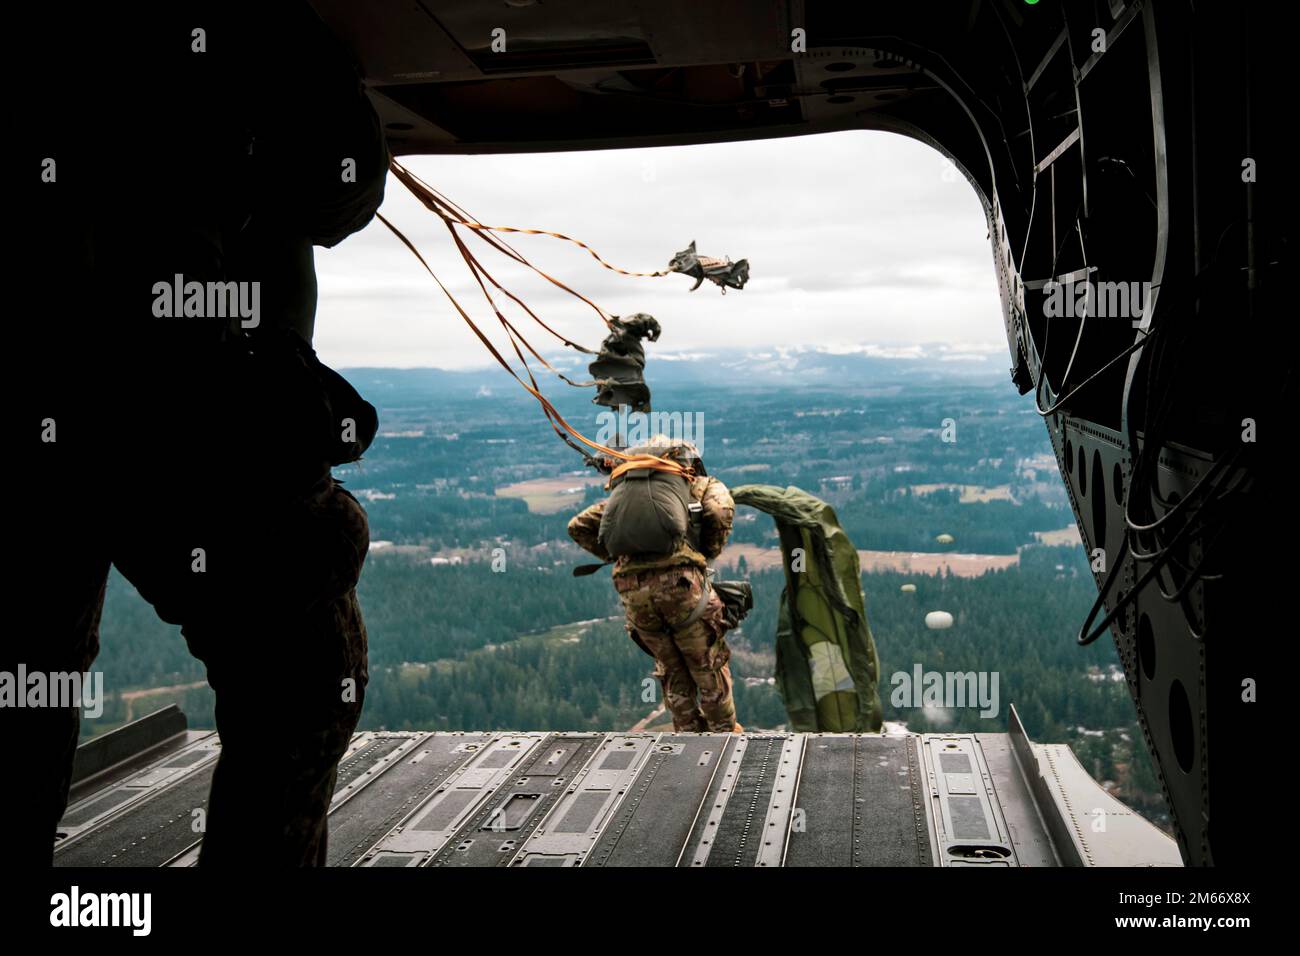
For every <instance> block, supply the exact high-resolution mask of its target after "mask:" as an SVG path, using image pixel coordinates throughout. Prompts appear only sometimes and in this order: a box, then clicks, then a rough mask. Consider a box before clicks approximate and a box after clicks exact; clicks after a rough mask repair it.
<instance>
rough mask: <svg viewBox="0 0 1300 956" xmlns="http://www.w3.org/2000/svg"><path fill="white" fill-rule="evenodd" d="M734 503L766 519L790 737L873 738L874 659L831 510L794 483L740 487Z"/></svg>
mask: <svg viewBox="0 0 1300 956" xmlns="http://www.w3.org/2000/svg"><path fill="white" fill-rule="evenodd" d="M731 496H732V498H734V499H735V501H736V504H738V505H748V506H749V507H751V508H757V509H758V510H759V511H762V512H765V513H767V514H769V515H771V516H772V518H773V520H774V521H775V522H776V529H777V533H778V534H779V535H780V539H781V552H782V555H783V557H784V561H783V566H784V568H785V590H783V591H782V592H781V606H780V611H779V613H778V615H777V626H776V686H777V689H778V690H780V692H781V698H782V699H783V700H784V701H785V709H786V712H787V713H788V714H789V715H790V724H791V726H792V727H793V728H794V730H796V731H800V732H816V731H825V732H828V733H874V732H876V731H878V730H880V727H881V708H880V695H879V693H878V692H877V689H876V688H877V683H878V681H879V679H880V660H879V658H878V657H877V656H876V643H875V641H874V640H873V639H872V637H871V627H870V625H869V624H868V623H867V608H866V598H865V596H864V595H863V593H862V571H861V568H860V566H859V564H858V552H857V550H856V549H855V548H854V547H853V542H851V541H850V540H849V537H848V535H846V534H845V533H844V529H843V528H841V527H840V522H839V518H837V517H836V516H835V509H834V508H832V507H831V506H830V505H828V504H827V503H826V502H824V501H822V500H821V499H820V498H818V497H816V496H814V495H810V494H808V492H806V491H802V490H800V489H799V488H795V487H794V486H793V485H792V486H790V487H788V488H778V487H776V486H775V485H741V486H740V487H739V488H732V489H731Z"/></svg>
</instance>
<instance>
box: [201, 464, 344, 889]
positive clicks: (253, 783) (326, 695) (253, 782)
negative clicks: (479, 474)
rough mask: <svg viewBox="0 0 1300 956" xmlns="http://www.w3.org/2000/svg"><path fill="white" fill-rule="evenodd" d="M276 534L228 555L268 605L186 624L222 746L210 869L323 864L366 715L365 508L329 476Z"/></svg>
mask: <svg viewBox="0 0 1300 956" xmlns="http://www.w3.org/2000/svg"><path fill="white" fill-rule="evenodd" d="M277 527H278V530H277V531H275V532H273V533H271V534H270V535H268V537H267V538H259V539H256V540H254V541H252V543H251V545H246V547H249V548H253V549H256V553H253V552H252V551H250V552H249V553H248V554H245V555H243V556H242V557H243V560H237V559H236V558H237V556H235V555H231V556H229V558H228V559H226V560H230V562H231V563H232V564H233V565H234V566H235V567H237V568H238V569H239V571H240V573H241V574H244V573H250V574H251V578H252V579H264V580H265V585H264V586H263V587H262V588H261V589H260V590H259V592H258V596H259V597H263V598H265V599H266V600H267V601H268V602H271V603H262V602H260V601H255V600H254V601H248V603H247V604H245V605H244V608H245V611H244V612H242V619H241V615H240V614H238V613H237V614H235V615H233V616H232V615H224V616H223V617H222V618H221V619H219V620H197V619H195V620H190V621H188V622H186V624H185V625H184V627H183V628H182V631H183V633H184V635H185V638H186V640H187V641H188V642H189V645H190V650H191V651H192V652H193V653H194V654H195V656H196V657H198V658H200V659H201V660H202V661H203V662H204V663H205V664H206V665H207V668H208V682H209V683H210V684H211V685H212V688H213V690H214V691H215V692H216V696H217V703H216V722H217V733H218V735H219V736H220V738H221V756H220V757H219V758H218V763H217V768H216V772H215V774H214V776H213V782H212V791H211V794H210V796H209V800H208V807H207V815H206V830H205V834H204V839H203V848H202V850H201V852H200V857H199V862H200V864H201V865H204V866H209V865H227V864H228V865H232V866H233V865H239V866H247V865H248V862H249V860H257V861H260V862H263V863H268V864H270V865H275V866H318V865H322V864H324V862H325V852H326V829H327V827H326V814H327V812H328V810H329V805H330V800H331V798H332V797H333V795H334V785H335V778H336V773H337V769H338V763H339V760H340V758H341V757H342V756H343V754H344V752H345V751H346V750H347V747H348V742H349V740H350V739H351V736H352V733H353V731H354V730H355V728H356V724H357V720H358V718H359V717H360V715H361V707H362V702H363V700H364V691H365V686H366V681H367V677H368V673H367V666H366V649H367V648H366V643H367V642H366V629H365V624H364V623H363V621H362V618H361V609H360V605H359V604H358V602H357V596H356V590H355V586H356V582H357V580H358V578H359V576H360V573H361V564H362V561H363V560H364V558H365V554H366V550H367V547H368V545H369V532H368V529H367V526H366V518H365V512H364V511H363V510H362V508H361V506H360V505H359V504H358V503H357V502H356V500H355V499H354V498H353V497H352V496H351V495H350V494H348V493H347V492H346V491H344V490H343V489H342V488H341V487H340V486H338V485H337V483H335V482H334V481H333V480H332V479H327V480H326V482H325V483H324V484H323V485H322V486H321V487H320V488H318V489H317V491H316V493H315V494H314V495H313V497H312V499H311V501H310V502H308V503H307V510H306V511H305V512H301V511H299V512H298V513H296V515H295V516H294V517H293V519H292V520H288V521H286V522H285V524H284V525H282V526H277ZM216 557H217V560H218V561H222V560H223V556H222V555H221V554H218V555H217V556H216ZM210 561H211V557H210ZM277 569H278V570H277ZM232 599H233V600H235V601H238V600H241V599H244V600H246V598H243V597H242V596H241V595H239V594H235V595H233V596H232ZM277 599H278V600H280V601H281V602H282V603H280V604H278V605H277V604H276V603H274V602H275V601H276V600H277ZM304 605H306V606H305V609H304Z"/></svg>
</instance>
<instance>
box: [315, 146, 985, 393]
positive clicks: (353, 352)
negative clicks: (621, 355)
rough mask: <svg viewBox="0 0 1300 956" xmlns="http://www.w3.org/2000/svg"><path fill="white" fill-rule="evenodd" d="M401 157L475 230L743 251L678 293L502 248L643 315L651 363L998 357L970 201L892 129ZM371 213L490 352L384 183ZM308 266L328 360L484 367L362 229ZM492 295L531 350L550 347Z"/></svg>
mask: <svg viewBox="0 0 1300 956" xmlns="http://www.w3.org/2000/svg"><path fill="white" fill-rule="evenodd" d="M407 162H408V165H409V166H410V167H411V168H412V169H413V170H414V171H415V172H416V173H417V174H418V175H420V176H421V177H422V178H424V179H425V180H427V181H429V182H431V183H433V184H435V185H436V186H437V187H438V188H439V189H440V190H441V191H443V192H444V193H445V194H447V195H449V196H450V197H451V198H453V199H454V200H455V201H456V202H458V203H460V204H462V205H463V206H465V207H467V208H468V209H469V211H470V212H471V213H472V214H473V215H474V216H475V217H476V218H478V219H479V220H480V221H483V222H486V223H490V224H495V225H509V226H519V227H526V228H540V229H548V230H554V231H559V232H563V233H566V234H568V235H571V236H574V237H576V238H580V239H582V240H583V241H584V242H587V243H589V244H590V245H591V246H593V247H594V248H595V249H596V250H597V252H598V253H599V254H600V255H601V257H603V258H604V259H606V260H608V261H609V262H611V263H613V264H614V265H616V266H618V267H620V268H624V269H628V270H631V271H654V270H657V269H662V268H664V266H665V265H666V264H667V262H668V259H669V257H670V256H671V255H672V254H673V253H674V252H676V251H677V250H679V249H681V248H683V247H684V246H686V245H687V243H689V242H690V241H691V240H692V239H694V240H695V241H696V243H697V248H698V249H699V251H700V252H701V253H702V254H704V255H712V256H721V255H728V256H730V257H731V258H733V259H738V258H742V257H744V258H748V259H749V261H750V270H751V280H750V282H749V284H748V286H747V287H746V288H745V289H744V290H742V291H735V290H733V291H730V292H728V294H726V295H725V296H724V295H721V294H720V293H719V291H718V289H717V288H716V287H715V286H713V285H711V284H708V283H706V284H705V285H703V286H701V287H700V288H699V289H698V290H696V291H695V292H688V291H687V290H688V289H689V288H690V286H691V284H692V280H690V279H688V278H687V277H685V276H678V275H670V276H666V277H663V278H634V277H628V276H622V275H618V274H616V273H614V272H611V271H609V270H607V269H603V268H601V267H600V265H599V264H598V263H597V262H596V261H595V260H594V259H593V258H592V257H591V256H590V254H588V253H587V252H586V251H584V250H583V249H580V248H578V247H577V246H574V245H572V244H570V243H566V242H562V241H560V240H557V239H552V238H548V237H545V236H515V235H510V236H505V237H504V238H505V239H506V241H508V242H509V243H510V244H511V245H512V246H513V247H514V248H516V249H518V250H519V251H520V252H521V253H523V254H524V255H525V256H527V257H528V258H529V259H530V260H532V261H533V263H534V264H535V265H536V266H537V267H538V268H540V269H542V270H544V271H545V272H547V273H549V274H550V275H552V276H554V277H556V278H557V279H559V280H561V281H563V282H565V283H566V284H568V285H570V286H571V287H573V288H574V289H576V290H577V291H579V292H581V293H582V294H583V295H585V296H587V297H588V298H590V299H591V300H592V301H593V302H596V303H598V304H599V305H600V306H601V307H602V308H604V309H605V310H606V311H608V312H609V313H611V314H615V315H623V314H628V313H632V312H648V313H650V314H651V315H654V316H655V317H656V318H657V319H659V321H660V323H661V324H662V326H663V328H664V333H663V337H662V338H661V340H660V342H659V343H656V344H655V345H652V346H650V348H651V349H652V350H657V349H662V350H663V351H662V352H661V353H658V352H657V353H656V354H658V355H660V357H667V356H673V357H675V358H676V359H677V360H680V359H682V358H683V357H684V356H696V355H708V354H712V353H716V352H719V351H722V350H732V349H736V348H741V349H748V350H751V351H754V352H772V353H774V355H780V354H781V353H780V352H779V351H778V347H780V348H783V349H784V348H789V347H790V346H798V345H803V346H806V347H812V348H819V349H826V350H831V351H834V350H855V349H856V350H867V349H884V350H888V354H890V355H894V354H897V355H898V357H905V355H906V353H907V350H908V349H909V348H910V347H913V346H917V345H919V344H921V343H926V342H930V343H948V348H949V349H950V350H951V351H952V354H983V353H980V352H979V351H978V350H974V351H972V350H970V349H962V348H960V347H959V346H958V344H957V343H961V342H977V343H990V344H991V345H990V349H991V347H992V345H998V343H1001V344H1000V345H998V347H1000V348H1001V349H1003V350H1005V347H1006V346H1005V335H1004V333H1003V330H1002V320H1001V314H1000V305H999V299H998V293H997V286H996V280H995V275H994V270H993V263H992V259H991V253H990V249H989V243H988V239H987V222H986V220H985V217H984V213H983V210H982V207H981V205H980V202H979V200H978V198H977V196H976V194H975V193H974V191H973V190H972V189H971V187H970V186H969V184H967V183H966V182H965V181H964V180H961V179H956V180H954V179H953V178H952V177H951V176H950V175H945V162H946V161H945V160H944V159H943V157H942V156H940V155H939V154H938V153H937V152H935V151H934V150H933V149H931V148H930V147H928V146H925V145H922V144H920V143H917V142H914V141H912V140H908V139H906V138H904V137H900V136H895V135H892V134H888V133H879V132H865V131H858V132H848V133H835V134H823V135H818V136H808V137H793V138H782V139H774V140H766V141H750V142H743V143H725V144H716V145H708V146H684V147H660V148H650V149H635V150H606V151H600V152H594V153H549V154H514V155H499V156H492V155H479V156H436V157H414V158H410V159H408V160H407ZM384 214H385V215H386V216H388V217H389V218H390V219H392V220H393V221H394V223H395V224H396V225H397V226H398V227H399V228H400V229H402V230H403V232H405V233H406V234H407V236H408V237H410V239H411V240H412V241H413V242H415V244H416V245H417V247H418V248H420V249H421V251H422V252H423V253H424V255H425V257H426V258H427V259H428V261H429V264H430V266H431V267H432V268H433V269H434V271H435V272H436V273H437V274H438V276H439V277H440V278H441V279H442V280H443V282H445V283H446V284H447V287H448V289H449V290H450V291H451V293H452V294H453V295H454V296H455V297H456V298H457V299H458V300H459V301H460V303H461V305H462V306H463V307H464V308H466V310H467V311H469V313H470V314H471V316H472V317H473V318H474V320H475V322H476V323H478V324H479V326H480V327H481V328H482V329H483V331H484V332H485V334H488V335H489V336H491V337H492V338H493V340H494V341H495V342H497V343H498V347H504V346H505V345H506V340H505V337H504V335H503V334H502V331H501V327H500V324H499V323H498V322H497V319H496V317H495V316H494V315H493V314H492V311H491V309H490V308H489V307H488V305H487V303H486V302H485V301H484V299H483V295H482V293H481V292H480V290H479V288H478V286H477V284H476V283H475V282H474V280H473V279H472V278H471V277H470V275H469V273H468V271H467V269H466V267H465V264H464V262H463V261H462V260H461V258H460V256H459V255H458V254H457V253H456V251H455V248H454V247H453V245H452V244H451V242H450V241H449V237H448V236H447V232H446V229H445V227H443V226H442V225H441V223H440V222H439V221H438V220H437V219H436V218H435V217H433V216H432V215H431V214H430V213H428V212H427V211H426V210H424V209H423V208H422V207H421V206H419V204H418V203H417V202H416V201H415V200H414V198H413V197H411V196H410V195H409V194H408V193H407V192H406V190H405V189H404V188H403V187H402V186H401V185H400V184H399V183H397V182H395V181H391V180H390V182H389V184H388V192H387V198H386V200H385V203H384ZM467 241H468V242H469V243H470V247H471V248H472V249H474V251H475V254H476V255H479V258H480V261H482V262H483V264H484V265H485V266H486V267H487V268H488V269H489V271H491V272H492V274H493V276H494V277H495V278H496V279H497V280H498V281H500V282H501V283H502V284H503V285H505V286H506V287H507V288H509V289H511V291H513V292H515V293H516V294H517V295H519V296H520V297H521V298H522V299H523V300H524V301H525V302H527V303H528V305H529V306H530V308H532V309H533V310H534V311H535V312H536V313H537V314H538V316H540V317H541V318H542V319H543V320H544V321H546V322H547V323H548V324H550V325H552V326H553V327H554V328H555V329H556V330H557V331H559V332H560V333H561V334H562V335H564V336H567V337H569V338H571V339H573V340H574V341H576V342H579V343H581V344H582V345H584V346H587V347H589V348H594V347H596V346H598V345H599V343H600V341H601V339H602V338H603V337H604V334H605V328H604V326H603V325H602V324H601V322H600V319H599V317H598V316H597V315H596V314H595V312H594V311H593V310H592V309H591V308H590V306H588V305H586V304H585V303H583V302H581V301H579V300H578V299H576V298H574V297H573V296H572V295H570V294H569V293H567V292H565V291H564V290H562V289H559V288H557V287H556V286H554V285H552V284H551V283H549V282H547V281H546V280H545V279H544V278H542V277H540V276H538V275H536V274H535V273H532V272H530V271H529V270H528V269H526V268H525V267H523V266H521V265H519V264H518V263H514V262H510V261H509V260H507V259H505V258H504V257H503V256H500V255H499V254H497V253H494V252H491V251H490V250H489V249H488V248H487V246H486V245H485V244H483V243H482V242H481V241H478V240H477V239H476V238H473V237H471V238H470V239H469V240H467ZM317 272H318V275H319V285H320V303H319V308H318V311H317V323H316V346H317V350H318V351H319V352H320V354H321V356H322V358H323V359H324V360H325V361H326V362H328V363H330V364H333V365H336V366H358V365H395V366H405V367H410V366H418V365H433V366H440V367H446V368H458V367H479V366H482V365H483V363H484V352H483V349H482V346H481V345H480V344H479V343H478V341H477V339H476V338H475V337H474V335H473V333H472V332H470V330H469V329H468V328H466V327H465V325H464V323H463V321H462V320H461V318H460V316H459V315H458V314H457V313H456V311H455V309H454V308H453V307H452V306H451V304H450V303H449V302H448V301H447V300H446V298H445V296H444V295H443V293H442V292H441V291H440V290H439V289H438V287H437V285H436V284H435V283H434V282H433V280H432V279H430V278H429V276H428V274H427V273H426V272H425V271H424V269H423V267H421V266H420V264H419V263H418V262H417V261H416V260H415V258H414V257H413V256H412V255H411V254H410V252H409V251H408V250H406V249H405V248H404V247H403V246H402V245H401V243H400V242H399V241H398V240H397V239H396V238H395V237H394V236H393V235H392V234H391V233H389V232H388V230H387V229H386V228H385V227H384V226H383V225H382V224H380V223H378V222H377V221H376V222H374V223H372V224H371V225H370V226H368V227H367V228H366V229H364V230H363V231H362V232H360V233H358V234H357V235H355V236H352V237H350V238H349V239H348V240H346V241H345V242H343V243H342V244H340V245H339V246H337V247H336V248H334V249H330V250H318V252H317ZM497 298H498V301H499V303H500V307H501V308H502V311H503V312H505V314H506V315H507V316H508V317H509V318H510V319H511V321H514V322H515V323H516V325H517V326H518V327H519V328H520V330H521V331H523V332H524V334H525V335H526V336H527V337H528V339H529V340H530V341H531V342H532V343H533V344H534V345H535V346H537V347H538V348H541V349H543V350H549V349H550V348H551V347H552V346H556V345H558V343H557V342H556V340H555V339H554V338H552V337H551V336H550V334H549V333H547V332H546V331H545V330H543V329H541V328H540V327H538V326H536V325H535V324H533V322H532V320H531V319H529V318H528V317H527V316H526V315H525V314H523V313H522V312H521V311H520V310H519V309H518V308H517V307H516V306H515V305H514V304H513V303H510V302H508V300H506V299H505V298H504V297H502V296H498V297H497ZM982 347H984V346H981V348H982ZM787 354H788V353H787ZM864 354H882V355H883V354H886V353H884V352H881V353H872V352H866V351H864ZM945 354H947V353H945ZM987 354H992V352H991V351H990V352H988V353H987ZM669 360H674V359H673V358H670V359H669Z"/></svg>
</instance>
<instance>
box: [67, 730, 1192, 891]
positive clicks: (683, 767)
mask: <svg viewBox="0 0 1300 956" xmlns="http://www.w3.org/2000/svg"><path fill="white" fill-rule="evenodd" d="M274 732H275V731H274V729H271V728H268V733H274ZM219 753H220V743H219V741H218V739H217V735H216V734H215V733H214V732H212V731H193V730H187V729H186V725H185V718H184V715H183V714H181V713H180V711H179V710H177V709H176V708H174V707H172V708H168V709H167V710H164V711H159V712H158V713H157V714H153V715H151V716H150V717H147V718H144V719H143V720H140V721H136V722H135V723H134V724H130V725H127V726H126V727H124V728H122V729H121V730H118V731H115V732H113V733H111V734H108V735H105V737H103V738H97V739H95V740H93V741H91V742H90V743H88V744H86V745H83V747H82V748H81V750H80V751H79V752H78V768H77V776H78V779H77V781H76V782H75V783H74V786H73V793H72V801H71V803H70V805H69V808H68V812H67V813H66V815H65V816H64V818H63V820H62V822H61V823H60V826H59V834H60V835H59V842H58V845H57V848H56V851H55V865H56V866H73V867H75V866H146V867H155V866H188V865H193V864H194V863H195V862H196V861H197V859H198V843H199V838H200V836H201V833H200V832H199V830H200V829H201V826H200V824H199V823H198V822H197V821H200V820H201V819H202V810H203V807H204V806H205V804H206V801H207V793H208V786H209V784H210V782H211V778H212V772H213V769H214V767H215V766H216V760H217V757H218V755H219ZM329 864H330V865H331V866H384V867H420V866H441V867H456V866H502V867H505V866H588V867H599V866H650V867H671V866H683V867H703V866H711V867H712V866H732V867H734V866H760V867H761V866H895V867H898V866H901V867H924V866H995V867H1007V866H1032V867H1042V866H1063V865H1064V866H1153V865H1154V866H1179V865H1181V860H1180V858H1179V855H1178V850H1177V847H1176V845H1175V843H1174V841H1173V840H1172V839H1171V838H1169V837H1167V836H1166V835H1164V834H1163V833H1161V832H1160V831H1159V830H1158V829H1156V828H1155V827H1154V826H1152V825H1151V824H1150V823H1148V822H1147V821H1145V820H1144V819H1142V818H1141V817H1139V816H1138V815H1137V814H1135V813H1134V812H1132V811H1130V810H1129V809H1128V808H1126V807H1125V806H1124V805H1123V804H1122V803H1120V802H1119V801H1117V800H1115V799H1114V798H1113V797H1111V796H1110V795H1109V794H1107V793H1106V792H1105V791H1104V790H1103V789H1102V788H1101V787H1099V786H1098V785H1097V784H1096V782H1095V781H1093V780H1092V778H1091V777H1090V776H1089V775H1088V774H1087V773H1086V772H1085V771H1084V770H1083V768H1082V767H1080V765H1079V763H1078V762H1077V760H1075V758H1074V755H1073V753H1072V752H1071V751H1070V749H1069V748H1068V747H1066V746H1063V745H1050V744H1036V743H1033V742H1032V741H1030V740H1029V739H1028V737H1027V736H1026V735H1025V733H1024V730H1023V728H1022V727H1021V725H1020V721H1019V718H1018V717H1017V715H1016V714H1015V711H1014V710H1012V712H1011V717H1010V732H1009V733H1005V734H994V733H987V734H985V733H980V734H800V733H746V734H739V735H720V734H672V733H586V732H572V733H545V732H524V733H512V732H501V731H493V732H490V733H489V732H484V733H460V732H456V733H447V732H442V733H420V732H401V733H393V732H384V731H370V732H364V733H358V734H356V735H355V736H354V738H353V740H352V744H351V747H350V748H349V750H348V752H347V754H346V756H345V757H344V759H343V761H342V763H341V764H340V766H339V777H338V786H337V789H336V791H335V796H334V801H333V804H332V805H331V808H330V842H329Z"/></svg>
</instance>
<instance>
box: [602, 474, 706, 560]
mask: <svg viewBox="0 0 1300 956" xmlns="http://www.w3.org/2000/svg"><path fill="white" fill-rule="evenodd" d="M662 450H663V449H636V450H634V451H633V452H632V454H633V455H634V456H641V457H642V458H644V457H645V456H647V455H650V456H653V455H654V453H655V451H662ZM665 464H666V462H665ZM638 465H641V462H639V461H638V462H629V463H627V464H625V465H624V466H621V467H619V468H616V469H614V472H613V474H612V475H611V476H610V479H609V485H608V487H609V492H610V493H609V500H608V501H607V502H606V504H605V510H604V512H603V513H602V514H601V516H600V531H599V533H598V535H597V541H599V542H600V546H601V547H602V548H604V549H605V551H606V553H608V554H609V555H610V556H611V557H615V558H621V557H626V556H628V555H633V554H671V553H672V552H673V551H676V550H677V547H678V546H679V545H680V544H681V543H682V542H683V541H685V540H687V539H688V538H689V537H690V536H691V530H692V521H691V484H690V480H689V479H688V478H686V477H685V476H684V475H683V474H682V473H681V472H680V471H678V470H668V469H661V468H656V467H653V465H654V460H653V459H650V460H649V462H648V463H647V464H646V465H645V466H643V467H636V466H638Z"/></svg>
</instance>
